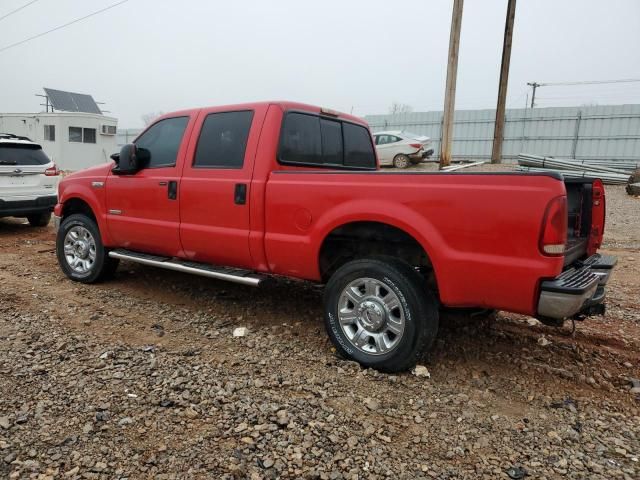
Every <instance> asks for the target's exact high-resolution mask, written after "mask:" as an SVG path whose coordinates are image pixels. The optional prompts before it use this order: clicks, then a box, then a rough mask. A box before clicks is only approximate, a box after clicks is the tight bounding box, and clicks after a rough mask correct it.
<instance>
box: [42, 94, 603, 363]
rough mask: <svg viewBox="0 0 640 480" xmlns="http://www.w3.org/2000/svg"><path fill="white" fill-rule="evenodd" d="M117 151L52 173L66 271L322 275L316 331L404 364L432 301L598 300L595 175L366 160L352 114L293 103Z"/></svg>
mask: <svg viewBox="0 0 640 480" xmlns="http://www.w3.org/2000/svg"><path fill="white" fill-rule="evenodd" d="M112 158H113V159H114V162H111V163H108V164H104V165H100V166H96V167H92V168H89V169H86V170H83V171H79V172H77V173H74V174H72V175H69V176H67V177H66V178H65V179H64V180H63V181H62V182H61V183H60V188H59V202H58V204H57V205H56V207H55V211H54V214H55V215H56V220H57V221H56V223H57V224H58V225H59V229H58V233H57V256H58V260H59V263H60V266H61V268H62V270H63V271H64V273H65V274H66V275H67V276H68V277H69V278H70V279H72V280H75V281H79V282H85V283H91V282H96V281H98V280H101V279H104V278H106V277H108V276H109V275H111V274H112V273H113V272H114V271H115V270H116V268H117V265H118V262H119V261H120V260H128V261H133V262H138V263H141V264H144V265H150V266H155V267H162V268H166V269H170V270H177V271H182V272H190V273H194V274H199V275H203V276H205V277H211V278H217V279H224V280H229V281H233V282H238V283H242V284H245V285H249V286H258V285H260V283H262V282H263V281H264V280H265V279H267V278H269V277H271V276H286V277H294V278H298V279H304V280H310V281H312V282H318V283H322V284H325V293H324V310H325V324H326V328H327V332H328V334H329V336H330V337H331V339H332V341H333V343H334V344H335V347H336V349H337V350H338V352H339V353H341V354H342V355H344V356H346V357H348V358H351V359H354V360H356V361H358V362H360V363H361V364H362V365H364V366H367V367H373V368H377V369H380V370H384V371H399V370H404V369H407V368H409V367H411V366H412V365H413V364H414V363H415V362H416V359H417V358H418V356H419V354H420V353H421V351H422V350H423V349H425V348H428V347H429V346H430V345H431V343H432V342H433V340H434V337H435V335H436V332H437V329H438V321H439V309H440V308H441V307H480V308H486V309H500V310H507V311H511V312H518V313H522V314H527V315H532V316H536V317H538V318H541V319H543V320H544V321H547V322H549V321H562V320H563V319H565V318H568V317H572V316H575V315H585V314H589V313H592V312H593V311H594V310H597V309H598V308H599V306H601V305H602V304H603V301H604V287H605V284H606V282H607V280H608V278H609V275H610V273H611V270H612V268H613V266H614V265H615V258H613V257H607V256H604V255H600V254H598V253H597V249H598V247H599V246H600V243H601V241H602V236H603V231H604V216H605V196H604V188H603V186H602V183H601V182H600V181H598V180H580V181H574V180H571V181H566V182H565V181H563V179H562V177H561V176H560V175H555V174H549V173H535V174H523V173H491V174H486V173H463V172H454V173H438V172H434V173H394V172H381V171H378V162H377V159H376V154H375V150H374V146H373V141H372V137H371V133H370V132H369V129H368V127H367V124H366V123H365V122H364V121H362V120H360V119H358V118H356V117H353V116H351V115H346V114H343V113H337V112H334V111H331V110H326V109H322V108H319V107H314V106H311V105H304V104H299V103H291V102H264V103H252V104H244V105H231V106H224V107H212V108H199V109H194V110H185V111H179V112H175V113H171V114H167V115H164V116H162V117H160V118H159V119H158V120H157V121H155V122H154V123H153V124H152V125H150V126H149V127H148V128H147V129H146V130H145V131H144V132H142V133H141V134H140V136H139V137H138V138H137V139H136V140H135V141H134V142H133V144H129V145H125V146H124V147H123V148H122V150H121V152H120V153H119V154H116V155H114V156H113V157H112Z"/></svg>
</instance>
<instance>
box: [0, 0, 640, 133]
mask: <svg viewBox="0 0 640 480" xmlns="http://www.w3.org/2000/svg"><path fill="white" fill-rule="evenodd" d="M115 1H116V0H93V1H90V2H88V1H82V0H39V1H37V2H36V3H34V4H33V5H30V6H28V7H26V8H24V9H23V10H21V11H19V12H18V13H16V14H14V15H11V16H10V17H8V18H6V19H3V20H0V49H2V47H4V46H6V45H10V44H12V43H15V42H17V41H20V40H22V39H24V38H27V37H30V36H32V35H36V34H39V33H41V32H44V31H46V30H49V29H51V28H54V27H57V26H59V25H62V24H64V23H67V22H69V21H71V20H73V19H75V18H78V17H82V16H84V15H87V14H89V13H91V12H93V11H96V10H98V9H100V8H103V7H106V6H108V5H110V4H112V3H115ZM26 3H27V0H0V17H2V16H3V15H5V14H6V13H8V12H10V11H12V10H14V9H16V8H18V7H20V6H22V5H24V4H26ZM451 6H452V0H431V1H427V0H422V1H420V0H415V1H408V0H407V1H401V0H396V1H393V2H390V1H388V0H387V1H377V0H376V1H374V0H369V1H364V0H363V1H355V0H351V1H349V0H340V1H334V0H322V1H315V2H311V1H304V0H298V1H290V0H286V1H285V0H269V1H248V0H233V1H203V0H181V1H160V0H156V1H153V0H129V1H128V2H127V3H124V4H122V5H120V6H118V7H116V8H113V9H111V10H108V11H106V12H104V13H102V14H100V15H96V16H94V17H92V18H89V19H87V20H85V21H83V22H80V23H77V24H75V25H71V26H69V27H67V28H64V29H62V30H59V31H56V32H53V33H51V34H49V35H46V36H43V37H41V38H38V39H35V40H32V41H30V42H27V43H25V44H23V45H20V46H17V47H14V48H10V49H8V50H6V51H3V52H0V65H2V75H1V76H0V111H1V112H34V111H39V110H41V109H42V107H40V106H39V103H40V102H41V100H42V99H41V98H38V97H35V96H34V94H35V93H42V87H43V86H47V87H51V88H56V89H61V90H70V91H75V92H80V93H89V94H92V95H93V96H94V98H95V99H96V100H98V101H103V102H106V106H105V107H104V108H105V109H107V110H110V111H111V112H112V113H111V114H112V115H114V116H116V117H118V119H119V126H120V127H122V128H127V127H138V126H141V125H142V120H141V116H142V115H143V114H145V113H148V112H155V111H165V112H166V111H171V110H176V109H181V108H188V107H197V106H203V105H217V104H226V103H237V102H246V101H252V100H274V99H284V100H297V101H303V102H307V103H313V104H318V105H321V106H326V107H330V108H335V109H338V110H342V111H347V112H349V111H350V110H351V109H352V108H353V112H354V114H357V115H366V114H373V113H387V110H388V107H389V105H390V104H391V103H392V102H393V101H398V102H401V103H407V104H409V105H411V106H412V107H413V108H414V110H416V111H425V110H441V109H442V104H443V95H444V83H445V77H446V58H447V49H448V41H449V26H450V21H451ZM505 12H506V0H466V1H465V6H464V17H463V22H462V39H461V47H460V62H459V67H458V94H457V100H456V108H458V109H467V108H495V99H496V94H497V83H498V75H499V68H500V54H501V48H502V45H501V44H502V35H503V31H504V17H505ZM639 47H640V1H637V0H607V1H604V0H535V1H534V0H519V2H518V6H517V10H516V25H515V31H514V41H513V52H512V59H511V73H510V82H509V85H510V86H509V93H508V105H509V106H510V107H522V106H524V104H525V100H526V94H527V92H529V91H530V89H529V88H528V87H527V86H526V82H528V81H529V82H530V81H538V82H562V81H579V80H610V79H622V78H640V53H639ZM538 96H539V102H538V104H539V106H541V107H543V106H564V105H581V104H590V103H598V104H621V103H640V83H635V84H617V85H596V86H579V87H575V86H573V87H545V88H541V89H539V91H538Z"/></svg>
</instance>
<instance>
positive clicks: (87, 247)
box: [56, 214, 118, 283]
mask: <svg viewBox="0 0 640 480" xmlns="http://www.w3.org/2000/svg"><path fill="white" fill-rule="evenodd" d="M56 255H57V257H58V263H59V264H60V268H62V271H63V272H64V274H65V275H66V276H67V277H69V278H70V279H71V280H74V281H76V282H82V283H94V282H97V281H100V280H103V279H105V278H106V277H108V276H110V275H112V274H113V273H114V272H115V270H116V268H117V267H118V260H117V259H114V258H110V257H109V256H108V255H107V251H106V250H105V248H104V246H103V245H102V239H101V237H100V231H99V230H98V226H97V225H96V223H95V221H94V220H93V219H91V218H89V217H88V216H86V215H82V214H74V215H70V216H68V217H67V218H65V219H64V220H63V222H62V224H61V225H60V229H59V230H58V235H57V237H56Z"/></svg>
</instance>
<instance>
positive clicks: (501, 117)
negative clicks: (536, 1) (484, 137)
mask: <svg viewBox="0 0 640 480" xmlns="http://www.w3.org/2000/svg"><path fill="white" fill-rule="evenodd" d="M515 17H516V0H509V4H508V5H507V19H506V20H505V24H504V41H503V44H502V64H501V65H500V86H499V87H498V104H497V105H496V123H495V127H494V129H493V150H492V151H491V163H501V162H502V140H503V139H504V122H505V110H506V108H507V86H508V84H509V63H510V62H511V39H512V37H513V20H514V18H515Z"/></svg>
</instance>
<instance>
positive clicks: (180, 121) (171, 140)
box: [135, 117, 189, 168]
mask: <svg viewBox="0 0 640 480" xmlns="http://www.w3.org/2000/svg"><path fill="white" fill-rule="evenodd" d="M188 122H189V117H175V118H165V119H164V120H160V121H159V122H158V123H155V124H154V125H152V126H151V127H150V128H149V129H148V130H147V131H146V132H144V133H143V134H142V136H141V137H140V138H138V139H137V140H136V142H135V144H136V146H137V147H139V148H145V149H146V150H148V151H149V161H148V163H147V165H145V167H146V168H158V167H174V166H175V164H176V159H177V157H178V150H179V149H180V144H181V143H182V137H183V135H184V131H185V130H186V128H187V123H188Z"/></svg>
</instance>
